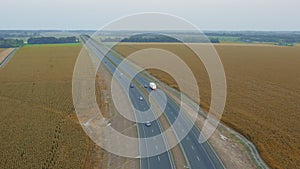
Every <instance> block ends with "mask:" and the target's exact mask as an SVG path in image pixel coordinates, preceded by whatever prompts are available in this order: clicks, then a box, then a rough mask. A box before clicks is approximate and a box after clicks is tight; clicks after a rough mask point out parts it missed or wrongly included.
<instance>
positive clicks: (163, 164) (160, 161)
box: [82, 36, 224, 169]
mask: <svg viewBox="0 0 300 169" xmlns="http://www.w3.org/2000/svg"><path fill="white" fill-rule="evenodd" d="M82 39H83V40H84V41H85V43H86V46H87V47H89V48H90V49H92V51H93V52H94V53H95V54H96V55H97V56H98V57H99V58H101V59H103V62H104V65H105V66H106V68H107V69H108V70H109V71H110V72H111V73H112V74H113V73H114V72H115V71H116V67H117V66H118V65H120V63H121V62H122V60H121V59H120V58H123V57H122V56H121V55H120V54H118V53H117V52H116V51H113V53H114V54H111V53H109V54H108V55H106V56H103V53H105V54H106V51H107V50H106V49H105V47H104V46H101V45H100V44H97V43H96V42H94V41H88V39H87V38H86V37H84V36H83V37H82ZM121 68H122V69H119V71H121V73H123V74H130V75H133V74H134V70H133V66H132V65H123V66H122V67H121ZM145 77H146V78H145ZM151 79H152V77H150V76H149V75H147V74H143V73H141V74H138V75H136V76H135V77H134V80H135V81H136V82H137V85H140V86H141V88H142V89H139V88H138V87H134V88H133V89H130V92H129V97H130V99H131V101H132V104H133V106H134V107H135V108H136V109H139V110H147V109H149V105H150V104H149V101H148V99H147V98H146V97H145V96H144V94H143V92H142V91H141V90H144V92H145V91H146V92H147V93H150V92H151V89H149V88H144V87H143V86H144V85H145V84H149V82H150V80H151ZM126 80H128V79H126V76H122V78H120V79H118V81H119V83H120V84H121V85H125V82H124V81H126ZM130 83H131V82H130ZM140 96H142V97H143V98H145V100H144V101H140V100H139V99H138V98H139V97H140ZM164 115H165V116H166V118H167V120H168V121H169V122H170V123H171V124H173V123H174V121H175V120H176V119H177V120H179V123H180V124H181V126H180V129H178V130H175V134H176V135H179V132H188V133H187V135H186V137H185V138H183V140H182V141H181V142H180V147H181V149H182V152H183V153H184V156H185V158H186V161H187V163H188V166H187V167H188V168H192V169H201V168H203V169H223V168H224V166H223V164H222V162H221V161H220V160H219V158H218V156H217V155H216V154H215V152H214V151H213V150H212V148H211V146H210V145H209V144H208V143H207V142H205V143H202V144H200V143H199V142H198V139H199V136H200V131H199V130H198V128H197V127H196V126H193V127H192V129H191V130H189V128H188V125H187V124H188V123H190V121H189V119H188V117H187V116H185V115H180V114H179V105H178V104H177V103H175V102H174V101H173V100H172V99H171V97H169V96H167V104H166V108H165V110H164ZM136 117H137V118H143V117H140V114H138V113H136ZM151 124H152V125H151V127H146V126H145V125H144V124H142V123H138V125H137V127H138V132H139V135H140V137H152V136H155V135H159V134H160V133H161V132H162V127H161V126H160V125H159V124H160V123H159V121H158V120H154V121H152V122H151ZM148 140H149V139H148ZM158 142H160V143H164V145H163V146H166V147H167V146H168V144H167V143H166V142H165V138H164V136H162V137H161V140H159V141H158ZM153 145H155V144H153V141H152V142H145V143H140V151H145V152H147V151H148V150H150V149H155V148H157V147H155V146H153ZM173 158H176V157H173V156H172V154H171V152H170V151H168V152H165V153H163V154H160V155H157V156H154V157H148V158H142V159H141V168H143V169H144V168H145V169H168V168H175V166H174V162H173V160H174V159H173ZM177 168H183V166H177Z"/></svg>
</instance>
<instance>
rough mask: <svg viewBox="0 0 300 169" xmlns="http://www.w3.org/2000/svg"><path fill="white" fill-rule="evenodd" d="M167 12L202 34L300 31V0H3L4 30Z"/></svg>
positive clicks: (91, 25) (86, 24) (94, 23)
mask: <svg viewBox="0 0 300 169" xmlns="http://www.w3.org/2000/svg"><path fill="white" fill-rule="evenodd" d="M142 12H163V13H169V14H172V15H176V16H179V17H182V18H184V19H186V20H188V21H190V22H191V23H193V24H194V25H196V26H197V27H198V28H199V29H201V30H274V31H280V30H282V31H283V30H287V31H291V30H294V31H298V30H300V22H299V18H300V1H299V0H2V1H1V10H0V16H1V18H2V19H1V24H0V29H1V30H7V29H9V30H11V29H27V30H29V29H34V30H37V29H38V30H41V29H48V30H49V29H60V30H79V29H84V30H98V29H99V28H101V27H102V26H104V25H105V24H107V23H109V22H111V21H112V20H115V19H117V18H120V17H123V16H127V15H130V14H134V13H142Z"/></svg>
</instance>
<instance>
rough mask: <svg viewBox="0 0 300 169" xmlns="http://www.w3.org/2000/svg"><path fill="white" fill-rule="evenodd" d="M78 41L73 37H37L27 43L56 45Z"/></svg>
mask: <svg viewBox="0 0 300 169" xmlns="http://www.w3.org/2000/svg"><path fill="white" fill-rule="evenodd" d="M78 42H79V40H78V39H77V38H76V37H75V36H73V37H62V38H55V37H37V38H29V39H28V41H27V43H28V44H58V43H78Z"/></svg>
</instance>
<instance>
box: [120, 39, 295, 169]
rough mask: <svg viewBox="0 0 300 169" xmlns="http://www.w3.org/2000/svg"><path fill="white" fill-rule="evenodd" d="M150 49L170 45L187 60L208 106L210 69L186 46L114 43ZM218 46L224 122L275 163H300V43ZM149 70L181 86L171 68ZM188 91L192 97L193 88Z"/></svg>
mask: <svg viewBox="0 0 300 169" xmlns="http://www.w3.org/2000/svg"><path fill="white" fill-rule="evenodd" d="M195 45H196V44H195ZM145 48H161V49H165V50H169V51H171V52H173V53H175V54H176V55H177V56H179V57H180V58H181V59H182V60H183V61H185V62H186V63H187V65H189V66H190V68H191V70H192V71H193V73H194V75H195V77H196V79H197V82H198V86H199V88H200V95H201V103H200V105H201V107H203V108H204V109H206V110H208V109H209V103H210V93H211V89H210V83H209V79H208V76H207V72H206V71H205V68H204V66H203V64H202V63H201V62H200V61H199V60H198V58H197V57H196V56H195V55H194V54H193V53H192V52H191V51H190V50H189V49H187V48H186V47H184V46H183V45H180V44H171V43H169V44H167V43H164V44H157V43H156V44H153V43H151V44H146V43H144V44H141V43H140V44H135V43H125V44H120V45H118V46H116V47H115V49H116V50H117V51H118V52H120V53H121V54H123V55H124V56H128V55H130V54H131V53H133V52H135V51H137V50H140V49H145ZM215 48H216V50H217V51H218V53H219V55H220V58H221V60H222V62H223V64H224V68H225V73H226V78H227V85H228V86H227V87H228V90H227V92H228V95H227V103H226V107H225V112H224V114H223V117H222V121H223V122H224V123H225V124H227V125H228V126H230V127H231V128H233V129H235V130H236V131H238V132H239V133H241V134H242V135H244V136H245V137H246V138H248V139H249V140H250V141H252V142H253V143H254V144H255V145H256V146H257V148H258V151H259V153H260V154H261V156H262V158H263V159H264V160H265V161H266V163H267V164H268V165H270V167H272V168H297V167H298V166H300V154H299V151H298V150H299V149H298V148H297V147H299V146H300V143H299V137H300V135H299V134H300V132H299V130H300V128H299V125H298V123H299V122H298V121H299V119H300V114H299V110H300V107H299V103H298V102H299V99H300V98H299V96H300V88H299V83H300V81H299V78H298V77H300V72H299V67H300V58H299V53H300V46H294V47H279V46H273V45H241V44H238V45H235V44H230V45H228V44H225V45H222V44H219V45H215ZM169 62H170V64H172V61H169ZM149 72H150V73H151V74H152V75H154V76H155V77H157V78H158V79H160V80H161V81H163V82H165V83H166V84H168V85H169V86H171V87H173V88H175V89H178V86H177V84H176V82H175V81H174V80H173V78H171V77H170V75H168V74H167V73H164V72H161V71H160V70H157V69H150V70H149ZM181 76H182V78H184V76H185V75H184V74H182V75H181ZM187 94H188V95H189V96H191V97H192V98H193V94H194V93H187Z"/></svg>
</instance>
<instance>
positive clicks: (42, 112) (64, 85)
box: [0, 45, 88, 169]
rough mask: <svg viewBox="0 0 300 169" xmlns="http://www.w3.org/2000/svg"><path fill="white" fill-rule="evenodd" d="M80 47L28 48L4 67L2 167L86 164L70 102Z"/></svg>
mask: <svg viewBox="0 0 300 169" xmlns="http://www.w3.org/2000/svg"><path fill="white" fill-rule="evenodd" d="M79 51H80V46H79V45H77V46H64V45H40V46H25V47H22V48H21V49H19V50H18V51H17V53H16V54H15V55H14V56H13V57H12V58H11V60H10V61H9V62H8V63H7V64H6V66H5V67H3V68H0V116H1V122H0V125H1V127H0V133H1V136H0V142H1V144H0V149H1V153H0V159H1V160H0V166H1V167H2V168H72V169H73V168H82V167H83V165H84V163H85V155H86V152H87V149H88V147H87V145H88V144H87V141H88V139H87V138H86V136H85V133H84V131H83V130H82V129H81V126H80V125H79V124H78V122H77V119H76V114H75V112H74V108H73V103H72V73H73V67H74V64H75V61H76V58H77V56H78V53H79Z"/></svg>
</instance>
